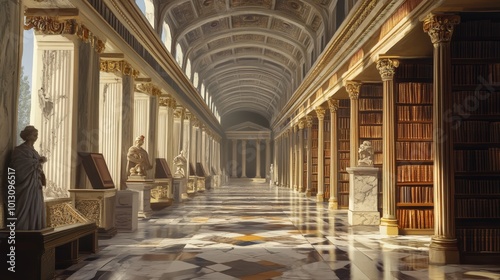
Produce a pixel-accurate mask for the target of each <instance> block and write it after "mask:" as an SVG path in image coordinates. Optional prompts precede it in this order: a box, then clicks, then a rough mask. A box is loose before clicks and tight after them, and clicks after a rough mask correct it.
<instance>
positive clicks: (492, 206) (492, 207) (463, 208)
mask: <svg viewBox="0 0 500 280" xmlns="http://www.w3.org/2000/svg"><path fill="white" fill-rule="evenodd" d="M455 203H456V204H455V206H456V207H455V215H456V217H457V218H498V217H500V198H458V199H456V200H455Z"/></svg>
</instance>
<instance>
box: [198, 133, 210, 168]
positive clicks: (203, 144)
mask: <svg viewBox="0 0 500 280" xmlns="http://www.w3.org/2000/svg"><path fill="white" fill-rule="evenodd" d="M205 131H206V128H205V126H203V125H202V126H201V128H200V135H201V143H200V153H201V160H200V162H201V164H202V165H203V169H205V173H206V174H207V175H210V167H209V166H210V165H209V164H207V158H208V153H207V150H208V149H209V148H210V144H209V141H207V134H206V132H205Z"/></svg>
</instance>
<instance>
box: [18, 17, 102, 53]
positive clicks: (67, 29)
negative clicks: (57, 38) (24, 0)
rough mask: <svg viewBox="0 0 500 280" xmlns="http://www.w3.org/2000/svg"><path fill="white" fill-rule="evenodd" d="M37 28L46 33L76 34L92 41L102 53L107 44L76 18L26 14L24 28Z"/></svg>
mask: <svg viewBox="0 0 500 280" xmlns="http://www.w3.org/2000/svg"><path fill="white" fill-rule="evenodd" d="M31 28H33V29H35V31H37V32H40V33H42V34H44V35H63V34H64V35H76V36H77V37H78V38H80V40H82V41H83V42H85V43H90V44H91V45H92V46H93V47H94V49H95V51H96V52H97V53H102V52H103V51H104V49H105V44H104V42H103V41H102V40H100V39H99V38H98V37H97V36H95V35H94V34H93V33H92V32H91V31H90V30H89V29H88V28H87V27H85V26H84V25H83V24H79V23H78V22H77V21H76V19H64V20H60V19H59V18H57V17H51V16H26V19H25V23H24V30H29V29H31Z"/></svg>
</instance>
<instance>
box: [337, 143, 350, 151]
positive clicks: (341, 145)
mask: <svg viewBox="0 0 500 280" xmlns="http://www.w3.org/2000/svg"><path fill="white" fill-rule="evenodd" d="M349 149H351V144H350V143H349V140H346V141H339V150H341V151H348V150H349Z"/></svg>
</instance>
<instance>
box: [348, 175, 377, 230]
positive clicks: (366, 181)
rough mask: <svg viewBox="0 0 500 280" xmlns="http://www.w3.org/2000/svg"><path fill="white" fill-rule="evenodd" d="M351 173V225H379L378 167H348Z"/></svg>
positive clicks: (349, 212) (349, 220)
mask: <svg viewBox="0 0 500 280" xmlns="http://www.w3.org/2000/svg"><path fill="white" fill-rule="evenodd" d="M347 172H348V173H349V211H348V215H347V218H348V222H349V225H379V224H380V213H379V212H378V206H377V200H378V197H377V196H378V187H377V186H378V168H375V167H369V166H363V167H348V168H347Z"/></svg>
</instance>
